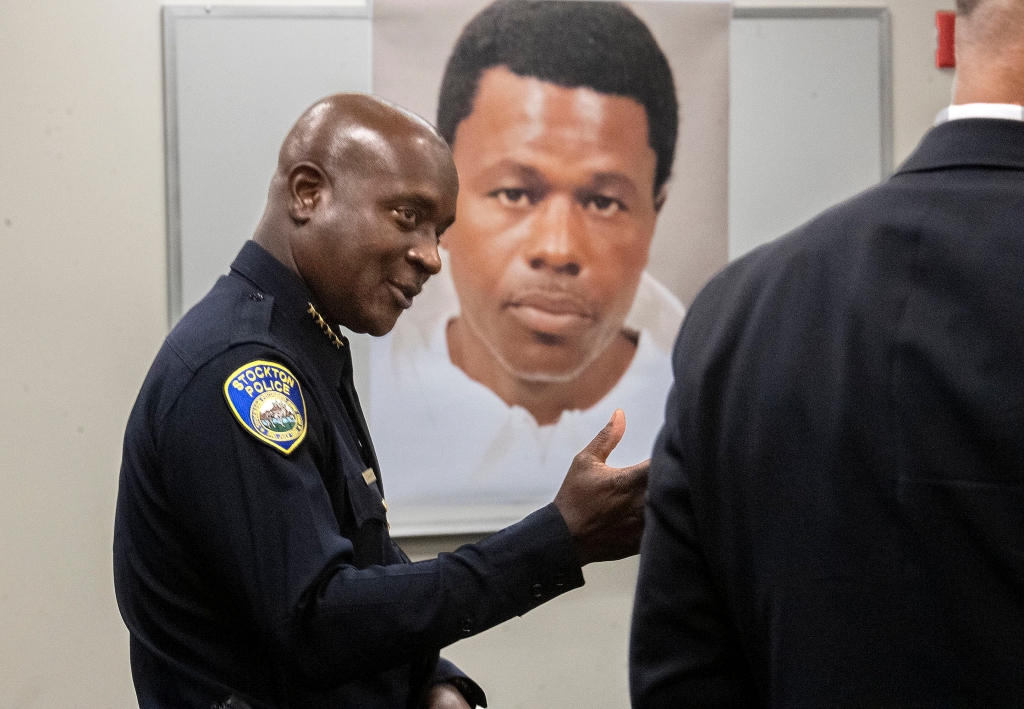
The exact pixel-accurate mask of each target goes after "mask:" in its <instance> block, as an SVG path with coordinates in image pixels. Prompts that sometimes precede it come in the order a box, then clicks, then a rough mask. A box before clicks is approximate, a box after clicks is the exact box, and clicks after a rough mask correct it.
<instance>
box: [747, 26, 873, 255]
mask: <svg viewBox="0 0 1024 709" xmlns="http://www.w3.org/2000/svg"><path fill="white" fill-rule="evenodd" d="M891 57H892V38H891V31H890V20H889V11H888V10H887V9H885V8H736V9H734V10H733V22H732V28H731V33H730V57H729V60H730V71H731V79H730V109H729V258H730V259H733V258H736V257H737V256H741V255H742V254H744V253H746V252H747V251H749V250H750V249H752V248H754V247H755V246H758V245H760V244H762V243H765V242H767V241H770V240H772V239H774V238H776V237H778V236H781V235H782V234H784V233H786V232H788V231H789V230H791V229H793V228H794V227H796V226H799V225H800V224H802V223H803V222H805V221H807V220H808V219H810V218H811V217H813V216H814V215H815V214H817V213H818V212H821V211H822V210H824V209H825V208H827V207H829V206H831V205H833V204H836V203H837V202H840V201H842V200H844V199H846V198H848V197H851V196H853V195H854V194H856V193H857V192H860V191H861V190H863V189H865V188H867V187H870V186H871V185H873V184H876V183H877V182H879V181H880V180H881V179H883V178H884V177H886V176H888V175H889V174H890V173H891V172H892V162H893V156H892V135H893V130H892V59H891Z"/></svg>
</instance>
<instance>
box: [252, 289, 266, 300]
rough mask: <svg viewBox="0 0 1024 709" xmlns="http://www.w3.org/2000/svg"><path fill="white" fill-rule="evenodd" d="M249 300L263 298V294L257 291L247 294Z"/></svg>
mask: <svg viewBox="0 0 1024 709" xmlns="http://www.w3.org/2000/svg"><path fill="white" fill-rule="evenodd" d="M249 300H263V294H262V293H260V292H259V291H256V292H255V293H250V294H249Z"/></svg>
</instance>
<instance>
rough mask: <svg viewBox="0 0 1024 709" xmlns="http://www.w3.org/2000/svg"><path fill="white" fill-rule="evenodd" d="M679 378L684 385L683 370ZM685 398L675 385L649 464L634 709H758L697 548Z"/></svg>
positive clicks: (633, 642) (635, 630) (634, 642)
mask: <svg viewBox="0 0 1024 709" xmlns="http://www.w3.org/2000/svg"><path fill="white" fill-rule="evenodd" d="M684 329H685V328H684ZM680 359H681V358H680V357H679V356H678V352H677V362H678V361H679V360H680ZM676 374H677V382H678V381H679V379H680V372H679V371H678V367H677V373H676ZM687 398H688V397H684V396H683V395H682V394H681V393H680V388H679V386H678V384H677V385H675V386H673V388H672V390H671V392H670V394H669V399H668V404H667V406H666V415H665V425H664V428H663V429H662V431H661V433H660V434H659V436H658V439H657V441H656V442H655V447H654V454H653V456H652V459H651V472H650V478H649V488H648V498H647V510H646V516H645V526H644V534H643V540H642V543H641V548H640V571H639V577H638V579H637V588H636V598H635V603H634V608H633V622H632V628H631V637H630V694H631V698H632V702H633V707H634V708H635V709H660V708H665V709H670V708H671V709H680V708H685V707H694V708H696V707H702V708H703V707H707V708H711V709H714V708H716V707H722V708H724V707H747V706H755V705H756V704H755V703H754V702H753V701H752V694H751V690H750V687H751V684H750V676H749V672H748V670H747V664H746V662H745V660H744V659H743V656H742V652H741V650H740V648H739V643H738V639H737V635H736V632H735V630H734V628H733V626H732V623H731V620H730V617H729V614H728V613H727V610H726V607H725V601H724V599H723V598H722V596H721V594H720V593H719V592H718V589H716V587H715V584H714V581H713V577H712V574H711V571H710V569H709V567H708V564H707V563H706V560H705V557H704V555H703V553H702V550H701V547H700V545H699V543H698V538H697V529H696V523H695V516H694V508H693V497H692V495H691V487H690V474H691V470H690V465H689V464H690V462H691V461H688V459H687V457H686V455H684V452H683V451H684V450H685V449H686V445H685V443H686V441H687V437H688V436H689V435H691V434H692V433H693V429H692V427H689V424H688V423H687V419H688V416H689V412H687V411H686V410H685V409H686V403H687V401H686V400H687Z"/></svg>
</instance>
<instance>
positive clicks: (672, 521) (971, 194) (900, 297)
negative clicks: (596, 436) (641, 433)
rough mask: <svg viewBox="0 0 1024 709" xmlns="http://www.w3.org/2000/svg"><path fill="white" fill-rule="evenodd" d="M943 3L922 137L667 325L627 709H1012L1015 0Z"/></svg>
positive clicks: (1023, 332) (1019, 566)
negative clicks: (932, 95)
mask: <svg viewBox="0 0 1024 709" xmlns="http://www.w3.org/2000/svg"><path fill="white" fill-rule="evenodd" d="M958 5H959V7H958V13H959V17H958V27H957V62H958V65H959V67H960V71H959V76H958V81H957V89H956V93H955V96H954V105H953V106H950V107H949V109H947V110H945V111H944V112H943V113H942V114H940V119H942V120H943V122H942V123H941V124H940V125H937V126H936V127H935V128H933V129H932V130H931V131H930V132H929V133H928V134H927V135H926V136H925V137H924V139H923V141H922V142H921V144H920V146H919V147H918V148H917V150H916V152H914V153H913V155H911V157H910V158H909V159H908V160H907V161H906V163H905V164H904V165H903V166H902V167H901V168H900V169H899V170H898V171H897V172H896V174H895V175H894V176H892V177H891V178H890V179H888V180H887V181H885V182H884V183H883V184H881V185H879V186H877V187H875V188H873V189H870V190H868V191H867V192H865V193H863V194H861V195H859V196H857V197H855V198H853V199H851V200H850V201H848V202H845V203H843V204H841V205H839V206H837V207H835V208H833V209H830V210H829V211H827V212H825V213H824V214H822V215H820V216H819V217H817V218H815V219H813V220H812V221H811V222H809V223H808V224H805V225H804V226H802V227H800V228H798V229H797V230H795V231H794V232H793V233H791V234H789V235H787V236H786V237H784V238H782V239H780V240H778V241H776V242H774V243H772V244H769V245H767V246H765V247H762V248H760V249H758V250H757V251H755V252H753V253H751V254H750V255H748V256H746V257H745V258H743V259H741V260H739V261H737V262H736V263H734V264H732V265H731V266H729V267H728V268H726V269H725V270H724V271H723V272H722V273H720V274H719V275H718V276H716V277H715V278H714V279H713V280H712V281H711V282H710V283H709V284H708V286H707V287H706V288H705V289H704V291H703V292H702V293H701V294H700V295H699V296H698V298H697V299H696V301H695V302H694V304H693V307H692V309H691V310H690V313H689V316H688V317H687V320H686V322H685V323H684V325H683V328H682V331H681V333H680V336H679V339H678V342H677V345H676V351H675V355H674V371H675V384H674V388H673V389H672V391H671V393H670V396H669V400H668V404H667V415H666V424H665V427H664V429H663V430H662V432H661V434H660V436H659V438H658V441H657V443H656V446H655V451H654V457H653V461H652V468H651V479H650V490H649V498H648V506H647V522H646V527H645V530H644V538H643V542H642V546H641V562H640V575H639V581H638V585H637V593H636V604H635V608H634V617H633V627H632V638H631V650H630V684H631V694H632V699H633V706H634V707H638V708H641V709H649V708H652V707H672V708H673V709H675V708H678V707H691V706H693V707H697V706H699V707H757V706H772V707H838V706H857V707H911V706H913V707H964V706H972V707H973V706H979V707H980V706H985V707H992V706H1016V707H1020V706H1024V122H1022V121H1021V119H1022V117H1024V109H1022V108H1021V105H1022V104H1024V2H1022V0H975V1H973V2H965V1H963V0H961V1H960V2H958ZM1013 119H1016V120H1013Z"/></svg>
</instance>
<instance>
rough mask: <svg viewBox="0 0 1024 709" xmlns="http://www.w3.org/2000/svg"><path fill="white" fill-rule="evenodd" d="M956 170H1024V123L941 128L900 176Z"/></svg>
mask: <svg viewBox="0 0 1024 709" xmlns="http://www.w3.org/2000/svg"><path fill="white" fill-rule="evenodd" d="M953 167H995V168H1010V169H1018V170H1021V169H1024V122H1021V121H1007V120H1002V119H999V118H971V119H969V120H968V119H965V120H955V121H947V122H946V123H942V124H941V125H937V126H935V127H934V128H932V129H931V130H930V131H928V133H926V134H925V136H924V138H923V139H922V140H921V143H920V144H919V145H918V146H917V149H916V150H915V151H914V152H913V154H911V156H910V157H909V158H907V161H906V162H905V163H903V165H902V166H900V168H899V170H897V174H900V173H905V172H923V171H926V170H939V169H943V168H953Z"/></svg>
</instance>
